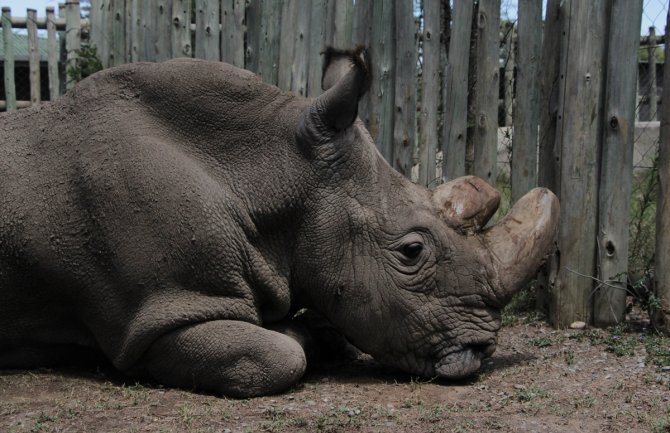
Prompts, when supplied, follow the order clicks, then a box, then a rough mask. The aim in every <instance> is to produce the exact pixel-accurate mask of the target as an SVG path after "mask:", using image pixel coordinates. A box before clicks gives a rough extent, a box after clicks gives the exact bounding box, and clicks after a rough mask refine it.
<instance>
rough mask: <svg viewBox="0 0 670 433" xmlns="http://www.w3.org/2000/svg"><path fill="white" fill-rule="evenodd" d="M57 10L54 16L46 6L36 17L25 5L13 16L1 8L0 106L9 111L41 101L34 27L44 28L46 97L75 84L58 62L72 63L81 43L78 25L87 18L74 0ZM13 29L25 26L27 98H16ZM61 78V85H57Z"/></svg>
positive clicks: (53, 97)
mask: <svg viewBox="0 0 670 433" xmlns="http://www.w3.org/2000/svg"><path fill="white" fill-rule="evenodd" d="M58 12H59V13H58V16H56V15H55V10H54V8H53V7H47V9H46V16H45V17H38V16H37V11H36V10H34V9H28V10H27V11H26V16H23V17H13V16H12V11H11V9H10V8H8V7H3V8H2V19H1V20H0V25H1V26H2V32H3V44H4V47H3V48H4V54H5V57H4V59H3V63H4V88H5V100H4V101H0V109H5V110H7V111H12V110H15V109H17V108H24V107H29V106H30V105H34V104H39V103H40V102H41V99H42V97H41V92H40V88H41V85H40V82H41V77H40V61H41V59H40V52H39V46H38V44H39V38H38V35H37V30H38V29H43V30H46V31H47V47H48V74H49V99H50V100H54V99H56V98H58V97H59V96H60V95H61V94H63V92H64V91H65V89H69V88H71V87H72V86H73V85H74V84H75V81H74V80H72V79H68V78H67V77H68V75H67V73H63V68H61V65H65V66H66V67H76V65H77V56H78V52H79V49H80V46H81V29H82V27H87V26H88V20H82V19H81V18H80V8H79V1H78V0H69V1H68V2H67V3H61V4H59V7H58ZM13 29H27V33H28V44H29V50H30V60H29V76H30V100H20V101H17V100H16V84H15V62H14V43H13V40H14V33H13V31H12V30H13ZM59 33H60V35H59ZM61 42H62V44H61ZM61 45H62V49H61ZM63 81H64V82H63ZM62 82H63V85H61V83H62Z"/></svg>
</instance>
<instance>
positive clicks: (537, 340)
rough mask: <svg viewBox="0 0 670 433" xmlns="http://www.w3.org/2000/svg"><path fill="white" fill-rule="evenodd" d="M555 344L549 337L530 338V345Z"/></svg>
mask: <svg viewBox="0 0 670 433" xmlns="http://www.w3.org/2000/svg"><path fill="white" fill-rule="evenodd" d="M552 344H554V343H553V342H552V341H551V338H549V337H537V338H531V339H530V340H528V345H529V346H533V347H540V348H541V347H549V346H551V345H552Z"/></svg>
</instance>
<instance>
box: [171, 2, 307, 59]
mask: <svg viewBox="0 0 670 433" xmlns="http://www.w3.org/2000/svg"><path fill="white" fill-rule="evenodd" d="M182 1H183V0H182ZM245 6H246V1H245V0H227V1H224V2H223V4H222V5H221V16H222V19H221V21H222V23H223V29H221V60H223V61H224V62H228V63H230V64H231V65H235V66H237V67H240V68H243V67H244V33H245V31H246V30H245V28H244V11H245ZM302 9H303V10H309V8H305V7H303V8H302Z"/></svg>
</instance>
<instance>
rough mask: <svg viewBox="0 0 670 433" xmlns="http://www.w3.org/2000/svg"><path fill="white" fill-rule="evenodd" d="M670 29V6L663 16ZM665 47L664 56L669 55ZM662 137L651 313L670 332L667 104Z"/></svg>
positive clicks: (668, 95)
mask: <svg viewBox="0 0 670 433" xmlns="http://www.w3.org/2000/svg"><path fill="white" fill-rule="evenodd" d="M665 28H666V29H670V9H669V12H668V16H667V17H666V27H665ZM668 56H670V49H669V48H668V46H667V45H666V46H665V58H666V59H668V58H670V57H668ZM663 82H664V83H670V68H664V69H663ZM662 98H663V99H662V101H670V86H668V85H667V84H666V85H664V86H663V95H662ZM661 110H662V113H661V137H660V142H659V147H658V195H657V199H656V252H655V255H654V264H655V266H654V279H655V284H654V294H655V296H656V299H657V300H658V306H656V307H655V308H653V310H652V312H651V321H652V323H653V325H654V327H655V328H656V329H657V330H659V331H661V332H663V333H664V334H665V335H670V104H668V103H663V104H662V105H661Z"/></svg>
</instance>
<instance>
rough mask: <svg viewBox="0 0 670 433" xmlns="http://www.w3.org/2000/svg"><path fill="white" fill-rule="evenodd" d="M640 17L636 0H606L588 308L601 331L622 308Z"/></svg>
mask: <svg viewBox="0 0 670 433" xmlns="http://www.w3.org/2000/svg"><path fill="white" fill-rule="evenodd" d="M641 16H642V0H612V6H611V12H610V23H609V25H610V32H609V42H608V44H609V46H608V52H609V53H611V55H610V56H609V57H608V59H607V81H606V84H605V88H606V90H605V110H604V112H605V115H604V116H603V120H604V122H605V124H604V126H603V142H602V151H601V158H600V186H599V188H598V201H599V204H598V245H599V248H598V258H599V266H598V268H599V270H600V275H599V278H600V280H602V281H605V282H606V284H605V285H601V286H600V287H598V289H597V290H596V292H595V295H594V308H593V322H594V324H595V325H596V326H601V327H606V326H612V325H616V324H617V323H620V322H621V321H622V320H623V319H624V312H625V309H626V283H627V278H626V277H627V272H628V231H629V230H628V223H629V219H630V216H629V215H630V198H631V189H632V179H633V142H634V139H635V138H634V132H635V102H636V92H637V86H636V80H637V52H638V50H639V48H640V38H639V37H638V35H639V34H640V18H641ZM615 53H616V54H615Z"/></svg>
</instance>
